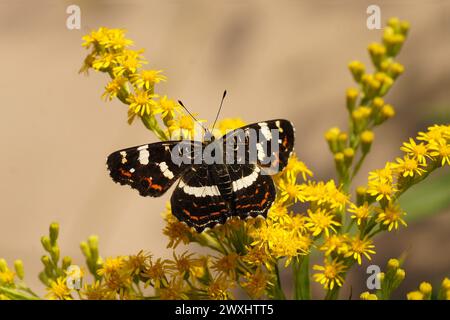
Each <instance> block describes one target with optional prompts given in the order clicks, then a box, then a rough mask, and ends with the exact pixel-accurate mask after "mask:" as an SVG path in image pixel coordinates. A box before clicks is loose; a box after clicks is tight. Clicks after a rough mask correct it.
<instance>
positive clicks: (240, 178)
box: [228, 165, 275, 219]
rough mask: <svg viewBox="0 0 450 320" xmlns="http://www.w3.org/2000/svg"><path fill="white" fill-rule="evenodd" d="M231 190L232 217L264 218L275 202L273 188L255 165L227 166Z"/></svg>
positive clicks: (271, 183)
mask: <svg viewBox="0 0 450 320" xmlns="http://www.w3.org/2000/svg"><path fill="white" fill-rule="evenodd" d="M228 167H229V173H230V177H231V180H232V181H233V183H232V188H233V194H234V200H233V215H234V216H238V217H239V218H241V219H246V218H248V217H256V216H258V215H261V216H263V217H264V218H265V217H266V215H267V211H268V210H269V208H270V206H271V205H272V203H273V201H274V200H275V186H274V184H273V180H272V178H271V177H270V176H269V175H265V174H263V172H262V171H261V169H260V168H259V167H258V166H257V165H229V166H228Z"/></svg>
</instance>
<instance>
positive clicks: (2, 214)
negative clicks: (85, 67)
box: [0, 0, 450, 292]
mask: <svg viewBox="0 0 450 320" xmlns="http://www.w3.org/2000/svg"><path fill="white" fill-rule="evenodd" d="M372 3H373V2H365V1H264V0H260V1H231V0H230V1H162V0H161V1H56V0H55V1H50V0H48V1H12V0H10V1H5V0H0V39H1V41H0V42H1V50H0V66H1V67H0V70H1V77H0V95H1V98H0V101H1V104H0V105H1V107H0V110H1V116H0V150H2V151H1V157H0V168H1V170H0V257H4V258H6V259H7V260H8V261H9V262H10V263H12V261H13V260H14V259H16V258H22V259H23V260H24V262H25V266H26V273H27V282H28V283H29V284H30V285H31V286H33V287H36V286H39V285H38V282H37V280H36V275H37V273H38V271H39V270H40V269H41V265H40V261H39V258H40V256H41V255H42V253H43V250H42V249H41V247H40V243H39V238H40V236H41V235H42V234H44V233H46V232H47V228H48V225H49V223H50V222H51V221H58V222H59V223H60V224H61V229H62V230H61V237H60V245H61V249H62V253H63V254H65V255H71V256H73V257H74V259H75V261H76V262H78V263H82V261H83V259H82V257H81V254H80V253H79V249H78V244H79V242H80V241H81V240H84V239H86V238H87V237H88V236H89V235H91V234H98V235H99V237H100V241H101V243H100V245H101V253H102V255H103V256H105V257H106V256H110V255H118V254H127V253H135V252H137V251H139V250H140V249H146V250H149V251H151V252H152V253H154V254H155V255H158V256H161V255H162V256H167V255H169V254H170V252H169V251H167V250H166V249H165V245H166V238H165V237H164V236H163V235H162V232H161V230H162V227H163V220H162V218H161V215H160V213H161V212H162V211H163V209H164V205H165V202H166V201H168V200H169V197H170V192H169V193H168V194H167V195H165V196H164V197H162V198H160V199H149V198H142V197H139V196H138V193H137V192H135V191H132V190H131V189H129V188H125V187H120V186H118V185H116V184H114V183H112V181H111V179H110V178H109V176H108V174H107V172H106V169H105V158H106V156H107V155H108V154H109V153H110V152H112V151H115V150H117V149H119V148H123V147H128V146H133V145H137V144H141V143H148V142H153V141H156V139H155V137H154V136H152V134H151V133H149V132H148V131H147V130H146V129H145V128H144V127H143V126H142V125H141V124H140V123H138V122H136V124H134V125H133V126H131V127H130V126H128V125H127V124H126V109H125V106H123V105H122V104H120V103H119V102H116V101H115V102H113V103H109V104H108V103H104V102H103V101H101V99H100V95H101V93H102V91H103V87H104V85H105V84H106V81H107V78H106V76H105V75H104V74H95V73H92V74H91V75H90V76H89V77H87V78H86V77H84V76H82V75H79V74H78V73H77V71H78V69H79V67H80V66H81V62H82V60H83V58H84V56H85V54H86V52H85V50H84V49H83V48H81V37H82V36H83V35H84V34H85V33H87V32H89V31H90V30H91V29H93V28H98V27H99V26H107V27H111V28H126V29H128V36H129V37H130V38H132V39H133V40H134V41H135V43H136V47H138V48H145V49H146V53H145V56H146V57H147V59H148V60H149V61H150V65H149V66H150V67H154V68H156V69H163V70H165V74H166V75H167V76H168V77H169V81H168V82H167V83H165V84H163V85H160V86H159V87H158V91H159V92H160V93H167V94H168V95H169V96H170V97H173V98H175V99H182V100H183V102H185V104H187V105H189V106H190V108H191V109H192V110H193V111H194V112H197V113H198V114H200V117H201V118H204V119H210V120H212V119H213V117H214V115H215V111H216V108H217V106H218V102H219V99H220V96H221V93H222V91H223V90H224V89H228V92H229V95H228V98H227V100H226V103H225V107H224V110H223V113H222V117H235V116H240V117H242V118H243V119H245V120H246V121H248V122H253V121H259V120H265V119H271V118H289V119H291V120H292V121H293V122H294V123H295V125H296V128H297V137H298V138H297V142H296V150H297V153H298V154H299V156H300V157H301V158H302V159H303V160H304V161H305V162H306V163H307V164H308V165H309V166H310V167H311V169H313V171H314V172H315V173H316V177H317V178H318V179H327V178H332V177H333V172H334V168H333V162H332V159H331V156H330V154H329V153H328V150H327V146H326V143H325V142H324V140H323V133H324V132H325V130H326V129H327V128H329V127H330V126H333V125H339V126H341V127H344V125H345V124H346V117H347V115H346V112H345V107H344V91H345V89H346V88H347V87H348V86H351V85H353V83H352V79H351V77H350V75H349V73H348V71H347V68H346V66H347V63H348V62H349V61H350V60H352V59H360V60H362V61H363V62H366V63H369V60H368V54H367V53H366V46H367V45H368V44H369V43H370V42H371V41H376V40H378V39H379V38H380V36H381V31H377V30H372V31H371V30H368V29H367V28H366V17H367V15H366V8H367V6H368V5H369V4H372ZM377 3H378V4H379V5H380V6H381V9H382V20H383V22H385V21H386V20H387V19H388V17H390V16H399V17H400V18H402V19H407V20H409V21H410V22H411V25H412V30H411V33H410V37H409V39H408V40H407V43H406V45H405V46H404V49H403V51H402V53H401V55H400V57H399V59H400V62H402V63H403V64H404V65H405V67H406V73H405V74H404V75H403V76H402V77H401V78H400V80H399V81H398V83H397V84H396V86H395V87H394V89H393V90H392V91H391V93H390V94H389V96H388V97H387V99H386V100H387V101H389V102H390V103H392V104H393V105H394V106H395V107H396V109H397V117H396V118H394V119H393V120H392V121H390V122H389V123H388V124H386V125H384V126H383V129H382V131H377V132H376V137H377V140H376V143H375V145H374V147H373V152H372V154H371V156H370V157H369V158H368V160H367V161H366V164H365V166H364V167H363V168H362V170H361V174H360V175H359V178H358V181H359V183H363V182H364V181H365V174H366V172H367V170H371V169H374V168H377V167H380V166H382V165H383V163H384V161H386V160H388V159H393V158H394V157H395V156H397V155H398V154H399V150H398V148H399V146H400V145H401V141H403V140H405V139H406V138H407V137H409V136H411V135H414V134H415V132H417V131H418V130H424V129H425V128H426V127H427V125H428V124H430V123H432V122H433V121H435V120H436V116H435V115H436V114H441V118H440V119H441V120H439V121H446V122H449V112H450V111H449V110H450V91H449V88H450V74H449V70H450V59H449V57H450V2H449V1H426V2H425V1H378V2H377ZM70 4H78V5H79V6H80V7H81V12H82V29H81V30H68V29H67V28H66V26H65V21H66V18H67V14H66V13H65V11H66V7H67V6H68V5H70ZM442 115H443V117H444V120H442V119H443V118H442ZM445 117H446V118H445ZM447 173H448V170H447ZM449 189H450V188H449ZM449 197H450V194H449ZM449 230H450V217H449V210H444V211H443V212H441V213H440V214H438V215H435V216H433V217H432V218H430V219H428V220H426V221H422V222H419V223H414V224H412V225H411V226H410V228H408V229H404V230H402V231H400V232H398V233H396V234H390V235H386V236H382V237H380V238H379V240H378V241H377V242H378V247H377V251H378V254H377V256H376V258H375V262H376V263H380V264H382V265H384V263H385V262H386V261H387V259H388V258H389V257H395V256H398V255H399V254H400V253H401V252H402V251H403V250H405V249H409V258H408V261H407V264H406V266H405V267H406V269H407V280H408V281H407V282H406V283H405V284H404V285H403V286H402V291H405V290H412V289H413V288H415V287H416V286H417V285H418V282H419V281H421V280H425V279H426V280H431V281H439V280H440V279H442V278H443V276H445V275H449V273H450V255H449V248H450V232H449ZM360 273H361V275H363V273H362V272H360ZM363 283H364V281H361V279H358V278H357V276H355V277H354V282H353V285H352V286H353V290H354V292H359V291H357V290H356V289H355V288H357V287H358V286H361V284H363ZM38 291H39V290H38Z"/></svg>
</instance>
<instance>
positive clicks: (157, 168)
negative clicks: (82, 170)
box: [107, 141, 194, 197]
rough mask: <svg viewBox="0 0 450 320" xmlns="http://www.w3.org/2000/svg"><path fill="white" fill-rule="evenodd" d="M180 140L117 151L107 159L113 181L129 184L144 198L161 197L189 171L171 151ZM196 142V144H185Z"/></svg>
mask: <svg viewBox="0 0 450 320" xmlns="http://www.w3.org/2000/svg"><path fill="white" fill-rule="evenodd" d="M179 143H180V141H167V142H157V143H152V144H144V145H141V146H136V147H132V148H127V149H123V150H119V151H116V152H114V153H112V154H110V155H109V156H108V159H107V167H108V170H109V172H110V175H111V178H112V179H113V180H114V181H115V182H117V183H120V184H122V185H129V186H131V187H132V188H133V189H136V190H138V191H139V194H140V195H141V196H150V197H159V196H161V195H162V194H164V193H165V192H166V191H167V190H168V189H169V188H170V186H171V185H172V184H173V183H174V182H175V181H176V180H177V179H178V178H179V177H180V175H181V173H182V172H183V171H185V170H187V169H188V168H189V166H188V165H186V164H180V165H177V164H175V163H174V162H173V161H172V157H171V152H172V150H173V149H174V148H175V146H176V145H177V144H179ZM183 143H194V141H192V142H190V141H183Z"/></svg>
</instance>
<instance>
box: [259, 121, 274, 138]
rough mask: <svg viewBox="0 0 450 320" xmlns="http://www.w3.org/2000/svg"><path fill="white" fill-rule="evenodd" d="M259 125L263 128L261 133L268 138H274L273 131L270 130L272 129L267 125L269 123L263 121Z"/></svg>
mask: <svg viewBox="0 0 450 320" xmlns="http://www.w3.org/2000/svg"><path fill="white" fill-rule="evenodd" d="M259 127H260V128H261V133H262V134H263V136H264V138H266V140H270V139H272V133H271V132H270V129H269V127H268V126H267V123H265V122H261V123H260V124H259Z"/></svg>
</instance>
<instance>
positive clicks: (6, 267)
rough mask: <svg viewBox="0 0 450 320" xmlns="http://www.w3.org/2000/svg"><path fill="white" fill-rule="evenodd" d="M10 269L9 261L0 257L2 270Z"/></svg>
mask: <svg viewBox="0 0 450 320" xmlns="http://www.w3.org/2000/svg"><path fill="white" fill-rule="evenodd" d="M6 270H8V263H6V260H5V259H0V272H6Z"/></svg>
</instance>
